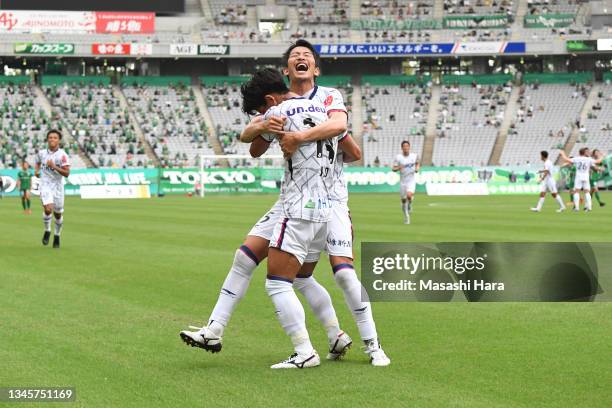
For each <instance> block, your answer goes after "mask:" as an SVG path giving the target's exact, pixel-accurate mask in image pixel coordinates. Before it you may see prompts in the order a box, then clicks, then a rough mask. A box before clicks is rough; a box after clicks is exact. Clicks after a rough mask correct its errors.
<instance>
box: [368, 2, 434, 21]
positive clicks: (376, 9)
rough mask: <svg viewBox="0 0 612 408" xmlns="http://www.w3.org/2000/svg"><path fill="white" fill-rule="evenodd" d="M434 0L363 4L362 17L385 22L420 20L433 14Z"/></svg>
mask: <svg viewBox="0 0 612 408" xmlns="http://www.w3.org/2000/svg"><path fill="white" fill-rule="evenodd" d="M434 3H435V1H434V0H418V1H397V0H381V1H369V0H365V1H362V2H361V10H360V11H361V15H362V16H367V17H375V18H379V19H385V20H404V19H411V18H412V19H418V18H423V17H427V16H431V15H432V14H433V7H434Z"/></svg>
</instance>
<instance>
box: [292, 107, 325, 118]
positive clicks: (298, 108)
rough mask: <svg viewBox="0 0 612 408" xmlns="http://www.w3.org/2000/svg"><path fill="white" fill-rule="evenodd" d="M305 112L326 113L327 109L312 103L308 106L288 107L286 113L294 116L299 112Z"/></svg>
mask: <svg viewBox="0 0 612 408" xmlns="http://www.w3.org/2000/svg"><path fill="white" fill-rule="evenodd" d="M304 112H319V113H325V109H323V108H319V107H318V106H314V105H310V106H308V107H307V108H304V107H302V106H298V107H297V108H293V109H288V110H287V112H286V113H287V116H293V115H297V114H300V113H304Z"/></svg>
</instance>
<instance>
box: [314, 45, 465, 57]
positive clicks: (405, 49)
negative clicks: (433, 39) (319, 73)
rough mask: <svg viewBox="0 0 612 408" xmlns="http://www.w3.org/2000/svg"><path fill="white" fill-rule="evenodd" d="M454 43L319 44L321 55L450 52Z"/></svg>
mask: <svg viewBox="0 0 612 408" xmlns="http://www.w3.org/2000/svg"><path fill="white" fill-rule="evenodd" d="M454 45H455V44H453V43H433V44H432V43H420V44H417V43H415V44H317V45H315V49H316V50H317V52H318V53H319V54H321V55H415V54H450V53H451V51H452V50H453V47H454Z"/></svg>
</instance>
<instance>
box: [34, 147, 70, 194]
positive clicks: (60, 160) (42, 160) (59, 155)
mask: <svg viewBox="0 0 612 408" xmlns="http://www.w3.org/2000/svg"><path fill="white" fill-rule="evenodd" d="M49 160H53V163H55V165H56V166H57V167H66V166H70V158H69V157H68V155H67V154H66V152H65V151H64V149H57V150H56V151H54V152H52V151H50V150H49V149H43V150H40V151H39V152H38V153H37V154H36V164H40V173H41V174H40V183H41V187H44V186H49V187H58V186H62V185H63V182H64V180H63V178H64V176H62V175H61V174H59V173H58V172H57V171H55V170H53V169H51V168H50V167H49V166H47V162H48V161H49Z"/></svg>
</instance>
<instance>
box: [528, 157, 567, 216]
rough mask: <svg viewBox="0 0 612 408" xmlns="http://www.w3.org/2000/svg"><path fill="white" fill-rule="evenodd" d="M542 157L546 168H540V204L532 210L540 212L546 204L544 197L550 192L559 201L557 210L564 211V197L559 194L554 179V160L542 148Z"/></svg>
mask: <svg viewBox="0 0 612 408" xmlns="http://www.w3.org/2000/svg"><path fill="white" fill-rule="evenodd" d="M540 158H541V159H542V161H543V162H544V170H540V171H539V172H538V173H539V174H540V199H539V200H538V205H537V206H535V207H533V208H532V209H531V211H535V212H540V211H541V210H542V206H543V205H544V198H545V197H546V192H547V191H548V192H550V194H551V195H552V196H553V198H554V199H555V200H557V203H559V209H558V210H557V212H562V211H564V210H565V204H563V199H562V198H561V196H560V195H559V194H557V183H556V182H555V180H554V179H553V176H552V173H553V164H552V161H550V159H549V158H548V152H547V151H546V150H542V151H541V152H540Z"/></svg>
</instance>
